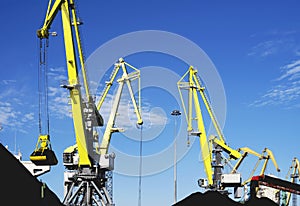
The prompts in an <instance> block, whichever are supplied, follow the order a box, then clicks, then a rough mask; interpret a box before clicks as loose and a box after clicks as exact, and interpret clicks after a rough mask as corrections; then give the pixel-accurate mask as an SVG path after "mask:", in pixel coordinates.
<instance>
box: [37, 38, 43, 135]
mask: <svg viewBox="0 0 300 206" xmlns="http://www.w3.org/2000/svg"><path fill="white" fill-rule="evenodd" d="M38 47H39V60H38V98H39V103H38V104H39V105H38V109H39V133H40V134H41V133H42V114H41V104H42V102H41V101H42V98H41V93H42V82H41V78H42V71H41V70H42V62H43V60H42V48H43V41H42V39H39V43H38Z"/></svg>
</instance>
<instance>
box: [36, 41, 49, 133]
mask: <svg viewBox="0 0 300 206" xmlns="http://www.w3.org/2000/svg"><path fill="white" fill-rule="evenodd" d="M48 46H49V42H48V39H46V41H44V40H43V39H39V63H38V93H39V94H38V96H39V106H38V109H39V133H40V134H42V133H43V132H47V133H48V134H49V130H50V129H49V128H50V122H49V110H48V107H49V105H48V76H47V73H48V71H47V70H48V68H47V66H48V65H47V48H48ZM44 121H46V122H45V124H46V128H44V125H43V123H44ZM44 129H45V131H43V130H44Z"/></svg>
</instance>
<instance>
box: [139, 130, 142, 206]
mask: <svg viewBox="0 0 300 206" xmlns="http://www.w3.org/2000/svg"><path fill="white" fill-rule="evenodd" d="M140 131H141V133H140V168H139V169H140V171H139V200H138V206H141V205H142V166H143V165H142V163H143V161H142V160H143V127H142V125H141V126H140Z"/></svg>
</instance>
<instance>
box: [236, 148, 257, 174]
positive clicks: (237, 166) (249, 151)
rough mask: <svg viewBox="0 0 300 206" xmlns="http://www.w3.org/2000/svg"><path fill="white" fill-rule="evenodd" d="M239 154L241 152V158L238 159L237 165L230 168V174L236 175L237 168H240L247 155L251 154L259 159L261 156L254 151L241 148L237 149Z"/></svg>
mask: <svg viewBox="0 0 300 206" xmlns="http://www.w3.org/2000/svg"><path fill="white" fill-rule="evenodd" d="M238 151H239V152H243V153H242V155H241V157H240V158H239V159H238V161H237V163H236V164H235V165H234V167H233V168H232V171H231V173H236V172H237V170H238V168H239V167H240V166H241V164H242V162H243V161H244V159H245V157H247V156H248V154H252V155H254V156H257V157H259V158H260V157H261V154H259V153H257V152H255V151H254V150H252V149H250V148H249V147H242V148H239V149H238Z"/></svg>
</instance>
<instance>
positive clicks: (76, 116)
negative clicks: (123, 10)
mask: <svg viewBox="0 0 300 206" xmlns="http://www.w3.org/2000/svg"><path fill="white" fill-rule="evenodd" d="M69 8H71V9H72V10H74V7H73V8H72V7H70V5H69V2H68V1H64V3H62V4H61V14H62V24H63V31H64V43H65V52H66V60H67V69H68V78H69V84H70V85H72V86H73V88H72V89H70V99H71V105H72V115H73V123H74V130H75V136H76V144H77V147H78V153H79V166H91V162H90V159H89V155H88V149H87V138H89V137H87V134H86V130H85V121H84V116H83V106H82V95H81V90H80V86H79V79H78V68H77V64H76V56H75V48H74V42H73V36H72V28H71V19H70V12H69ZM74 12H75V11H74Z"/></svg>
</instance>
